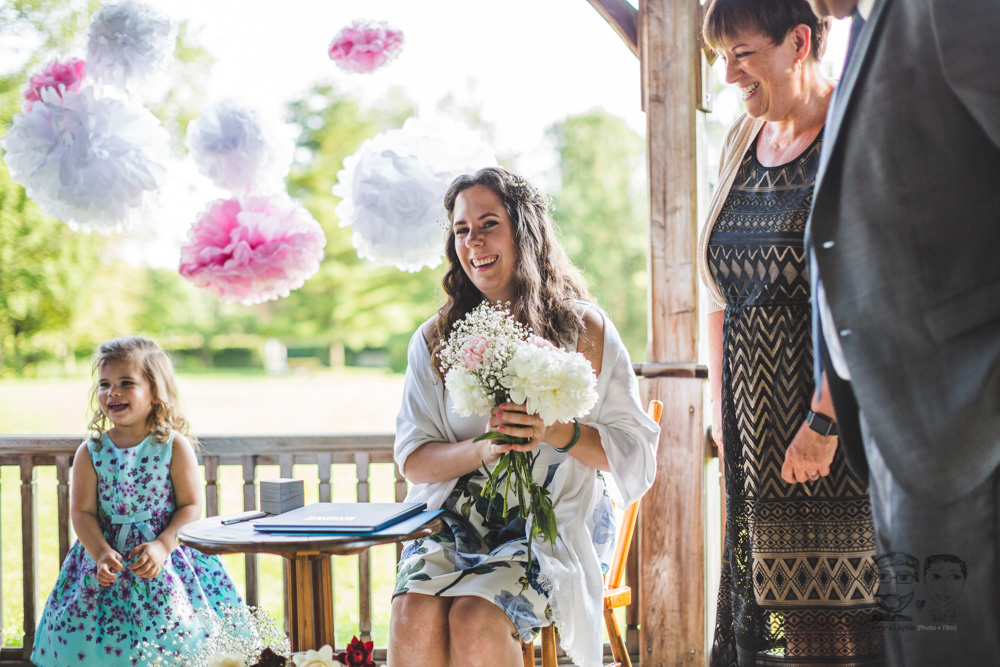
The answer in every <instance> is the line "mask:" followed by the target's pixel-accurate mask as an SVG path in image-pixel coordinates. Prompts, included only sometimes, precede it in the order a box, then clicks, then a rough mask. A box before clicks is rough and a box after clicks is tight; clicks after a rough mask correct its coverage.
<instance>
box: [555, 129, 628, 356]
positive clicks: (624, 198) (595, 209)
mask: <svg viewBox="0 0 1000 667" xmlns="http://www.w3.org/2000/svg"><path fill="white" fill-rule="evenodd" d="M549 131H550V135H551V136H552V138H553V139H554V141H555V145H556V149H557V150H558V152H559V171H560V177H561V188H560V191H559V194H558V196H556V197H554V200H553V203H554V206H555V213H554V217H555V219H556V222H557V224H558V225H559V227H560V229H561V231H562V236H563V243H564V245H565V247H566V250H567V252H568V253H569V254H570V257H572V259H573V261H574V262H575V263H576V264H577V266H579V267H580V268H581V269H583V271H584V272H585V273H586V275H587V277H588V278H589V279H590V280H591V288H592V291H593V293H594V296H595V297H596V298H597V299H598V301H599V303H600V304H601V306H602V307H603V308H604V309H605V310H607V312H608V314H609V315H610V316H611V318H612V320H614V322H615V326H616V327H617V328H618V330H619V331H620V332H621V335H622V338H623V339H624V341H625V344H626V346H627V347H628V349H629V353H630V354H631V355H632V358H633V359H634V360H641V359H644V358H645V352H646V338H647V336H646V327H647V325H646V321H647V318H646V299H647V296H646V291H647V290H646V275H647V273H646V252H647V244H648V241H647V231H646V217H647V214H646V211H647V203H646V188H645V172H644V171H643V167H644V164H645V162H644V150H645V145H644V143H643V140H642V138H641V137H640V136H639V135H638V134H636V132H635V131H633V130H632V129H631V128H629V127H628V126H627V125H626V124H625V121H623V120H622V119H621V118H618V117H617V116H613V115H610V114H608V113H605V112H603V111H600V110H595V111H590V112H587V113H584V114H581V115H577V116H571V117H569V118H567V119H566V120H565V121H563V122H561V123H557V124H555V125H553V126H552V128H551V129H550V130H549Z"/></svg>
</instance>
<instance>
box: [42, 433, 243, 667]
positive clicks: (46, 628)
mask: <svg viewBox="0 0 1000 667" xmlns="http://www.w3.org/2000/svg"><path fill="white" fill-rule="evenodd" d="M87 449H88V451H89V452H90V458H91V461H92V462H93V464H94V470H95V471H96V473H97V497H98V504H99V508H98V523H99V524H100V526H101V531H102V532H103V533H104V537H105V539H107V540H108V543H109V544H110V545H111V546H112V547H113V548H115V549H116V550H117V551H118V552H119V553H120V554H121V555H122V564H123V565H124V566H125V567H124V569H123V570H121V571H120V572H118V576H117V577H116V578H115V581H114V583H113V584H111V585H110V586H106V587H102V586H100V585H98V583H97V575H96V568H97V564H96V562H95V561H94V559H93V558H91V557H90V554H88V553H87V551H86V550H85V549H84V548H83V545H81V544H80V542H79V541H77V542H76V544H74V545H73V547H72V548H71V549H70V550H69V553H68V554H67V556H66V560H65V562H64V563H63V566H62V570H61V571H60V572H59V577H58V579H57V580H56V584H55V587H54V588H53V589H52V593H51V594H50V595H49V599H48V602H46V604H45V611H44V613H43V614H42V621H41V624H40V625H39V627H38V632H37V633H36V634H35V644H34V649H33V651H32V653H31V661H32V662H33V663H35V664H36V665H39V666H40V667H66V666H67V665H76V664H81V665H94V664H100V665H101V666H102V667H117V666H119V665H121V666H125V665H129V666H131V665H146V664H149V663H150V661H151V660H152V659H153V657H154V656H155V655H156V654H162V653H167V652H170V653H174V654H178V653H179V654H180V655H185V654H189V653H194V652H195V645H196V644H197V643H198V642H199V641H201V640H202V639H203V638H204V637H205V636H206V631H207V629H208V627H207V625H208V618H209V615H211V614H219V615H220V616H221V615H222V614H223V613H224V611H225V610H226V608H227V607H232V608H235V609H240V608H242V604H243V602H242V599H241V598H240V595H239V593H237V591H236V588H235V587H234V586H233V582H232V581H231V580H230V578H229V575H228V574H227V573H226V570H225V568H224V567H223V565H222V562H221V561H220V560H219V559H218V558H217V557H216V556H206V555H205V554H202V553H200V552H199V551H196V550H194V549H191V548H190V547H183V546H181V547H177V548H176V549H174V551H173V552H172V553H170V555H168V556H167V559H166V561H165V562H164V563H163V569H162V570H161V571H160V573H159V575H157V576H156V577H155V578H154V579H142V578H140V577H137V576H135V575H134V574H132V572H131V571H130V570H129V569H128V566H129V565H130V564H131V563H132V562H133V560H130V559H129V558H128V554H129V551H131V550H132V548H133V547H135V546H137V545H139V544H142V543H144V542H148V541H150V540H152V539H155V537H156V536H157V535H159V534H160V532H161V531H163V529H164V528H166V527H167V524H169V523H170V519H171V517H172V516H173V514H174V511H175V510H176V504H175V501H174V489H173V485H172V484H171V482H170V460H171V455H172V453H173V435H171V436H170V438H169V439H168V440H167V441H166V442H163V443H160V442H157V441H156V439H155V438H154V437H153V436H152V435H150V436H148V437H147V438H146V439H145V440H143V441H142V442H140V443H139V444H138V445H135V446H134V447H128V448H121V449H120V448H118V447H116V446H115V444H114V443H113V442H112V441H111V439H110V438H109V437H108V436H107V434H105V435H104V436H103V437H102V438H101V441H100V442H96V441H95V440H89V441H88V442H87ZM144 656H145V657H144Z"/></svg>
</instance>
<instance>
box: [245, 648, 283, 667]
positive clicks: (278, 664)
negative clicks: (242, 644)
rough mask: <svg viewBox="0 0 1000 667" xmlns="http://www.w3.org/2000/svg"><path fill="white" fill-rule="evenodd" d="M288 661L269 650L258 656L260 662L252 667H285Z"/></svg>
mask: <svg viewBox="0 0 1000 667" xmlns="http://www.w3.org/2000/svg"><path fill="white" fill-rule="evenodd" d="M286 664H288V661H287V660H285V659H284V658H283V657H281V656H280V655H278V654H277V653H275V652H274V651H272V650H271V649H269V648H266V649H264V650H263V651H262V652H261V654H260V660H258V661H257V662H255V663H254V664H253V665H252V667H285V665H286Z"/></svg>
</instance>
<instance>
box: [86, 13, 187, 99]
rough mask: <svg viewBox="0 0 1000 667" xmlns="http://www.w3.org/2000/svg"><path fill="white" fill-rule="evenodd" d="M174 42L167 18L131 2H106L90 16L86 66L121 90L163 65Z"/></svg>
mask: <svg viewBox="0 0 1000 667" xmlns="http://www.w3.org/2000/svg"><path fill="white" fill-rule="evenodd" d="M176 41H177V33H176V29H175V26H174V25H173V23H171V21H170V19H168V18H166V17H164V16H162V15H160V14H158V13H157V12H155V11H153V10H152V9H151V8H149V7H148V6H146V5H144V4H142V3H139V2H136V1H135V0H122V1H121V2H116V3H108V4H105V5H103V6H102V7H101V8H100V9H98V10H97V11H96V12H94V15H93V16H91V17H90V29H89V30H88V32H87V63H88V66H89V67H90V73H91V74H92V75H93V76H95V77H97V78H98V79H100V80H102V81H104V82H107V83H110V84H112V85H115V86H118V87H119V88H124V87H125V86H126V85H135V84H141V83H142V82H143V81H145V80H146V79H148V78H149V77H150V76H151V75H152V74H155V73H157V72H159V71H160V70H161V69H163V68H164V67H165V66H166V63H167V60H168V59H169V58H170V56H171V55H172V54H173V52H174V46H175V44H176Z"/></svg>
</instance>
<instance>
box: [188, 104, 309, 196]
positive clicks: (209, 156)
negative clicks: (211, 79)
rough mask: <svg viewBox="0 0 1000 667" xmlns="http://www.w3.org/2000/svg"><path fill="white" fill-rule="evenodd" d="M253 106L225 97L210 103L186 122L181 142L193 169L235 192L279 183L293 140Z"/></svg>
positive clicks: (279, 185) (288, 162)
mask: <svg viewBox="0 0 1000 667" xmlns="http://www.w3.org/2000/svg"><path fill="white" fill-rule="evenodd" d="M280 134H281V133H280V131H279V129H278V128H277V127H276V126H275V125H274V124H273V123H267V122H265V120H264V118H263V117H262V116H261V114H259V113H258V112H257V111H256V110H254V109H251V108H248V107H244V106H242V105H240V104H238V103H236V102H233V101H231V100H226V101H223V102H220V103H218V104H215V105H213V106H211V107H209V108H208V109H207V110H205V112H204V113H202V115H201V116H200V117H199V118H196V119H194V120H193V121H191V123H190V124H189V125H188V129H187V138H186V139H185V142H184V144H185V145H186V146H187V148H188V151H190V153H191V157H192V158H193V159H194V163H195V165H196V166H197V167H198V170H199V171H200V172H201V173H203V174H204V175H205V176H208V177H209V178H210V179H212V182H213V183H215V184H216V185H218V186H219V187H220V188H223V189H225V190H229V191H230V192H233V193H237V194H246V193H249V192H250V191H253V192H254V193H257V194H260V193H263V192H276V191H278V190H281V189H283V186H284V179H285V177H286V176H287V175H288V169H289V167H290V166H291V162H292V153H293V150H294V143H293V142H292V141H291V139H289V140H288V141H282V137H281V136H280Z"/></svg>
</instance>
